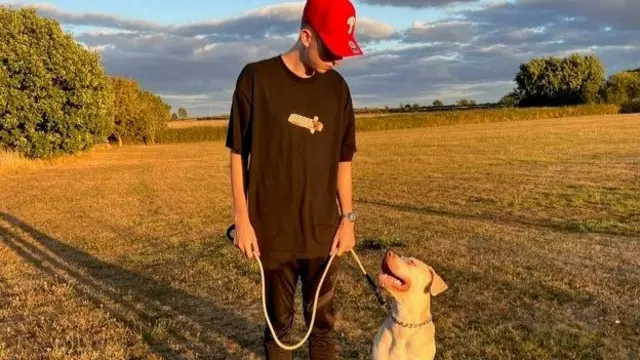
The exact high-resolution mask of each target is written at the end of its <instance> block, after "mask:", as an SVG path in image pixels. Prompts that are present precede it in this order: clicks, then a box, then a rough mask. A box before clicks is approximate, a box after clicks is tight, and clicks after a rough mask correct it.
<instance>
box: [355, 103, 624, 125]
mask: <svg viewBox="0 0 640 360" xmlns="http://www.w3.org/2000/svg"><path fill="white" fill-rule="evenodd" d="M619 111H620V107H619V106H617V105H614V104H598V105H580V106H563V107H546V108H503V109H483V110H468V111H449V112H432V113H424V114H415V115H404V116H384V117H378V118H376V117H371V118H361V119H358V120H357V122H356V129H357V130H359V131H367V130H391V129H409V128H419V127H431V126H441V125H456V124H477V123H491V122H505V121H521V120H536V119H557V118H564V117H572V116H587V115H611V114H617V113H619Z"/></svg>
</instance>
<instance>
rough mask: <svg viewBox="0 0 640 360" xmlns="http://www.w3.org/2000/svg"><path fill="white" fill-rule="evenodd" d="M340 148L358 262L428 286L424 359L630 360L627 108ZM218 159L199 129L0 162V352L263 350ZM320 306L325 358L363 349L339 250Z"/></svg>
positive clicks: (391, 136)
mask: <svg viewBox="0 0 640 360" xmlns="http://www.w3.org/2000/svg"><path fill="white" fill-rule="evenodd" d="M358 147H359V152H358V154H357V155H356V157H355V162H354V206H355V209H356V211H358V213H359V215H360V217H359V220H358V223H357V226H356V237H357V242H358V246H357V252H358V256H359V257H360V259H361V260H362V262H363V265H364V266H365V267H366V268H367V269H368V270H369V271H370V272H371V274H372V275H375V274H376V273H377V271H378V269H379V268H380V261H381V259H382V255H383V252H384V249H385V248H387V247H391V248H393V249H394V250H396V251H398V252H399V253H400V254H402V255H408V256H415V257H417V258H420V259H422V260H423V261H425V262H426V263H427V264H430V265H431V266H433V267H434V268H435V269H436V270H437V271H438V273H439V274H440V275H441V276H442V278H443V279H444V280H445V281H446V282H447V284H448V285H449V290H447V291H446V292H445V293H443V294H442V295H440V296H438V297H435V298H433V299H432V311H433V315H434V319H435V325H436V341H437V349H438V355H437V357H438V358H440V359H456V360H466V359H468V360H471V359H474V360H475V359H491V360H493V359H495V360H504V359H518V360H534V359H535V360H540V359H548V360H551V359H596V360H598V359H602V360H604V359H606V360H610V359H615V360H629V359H637V358H638V356H639V354H640V311H638V309H640V282H639V281H638V279H640V212H639V211H638V209H640V117H638V116H634V115H618V116H578V117H572V118H557V119H540V120H524V121H513V122H502V123H477V124H459V125H457V126H433V127H429V128H422V127H418V128H412V129H398V130H386V131H367V132H360V133H359V135H358ZM6 158H7V159H9V160H10V161H9V162H10V163H19V162H20V161H21V160H20V159H15V158H11V157H6ZM0 159H2V157H0ZM228 163H229V153H228V151H227V149H225V147H224V143H223V142H222V141H206V142H199V143H171V144H161V145H153V146H142V145H141V146H125V147H122V148H111V149H108V148H106V149H100V150H96V151H93V152H90V153H88V154H86V155H84V156H81V157H77V158H71V159H69V160H67V161H58V162H51V163H42V164H40V165H38V166H33V167H27V166H25V167H23V168H20V169H18V170H16V171H11V172H6V173H5V174H4V175H0V269H1V271H0V359H3V360H4V359H34V358H38V359H39V358H47V359H98V358H99V359H115V360H120V359H262V358H264V354H263V349H262V334H263V332H264V319H263V313H262V305H261V302H260V301H261V292H260V275H259V272H258V271H259V268H258V266H257V264H256V263H255V262H250V261H248V260H246V259H244V258H243V257H242V256H241V255H240V254H239V252H238V251H237V249H235V248H233V247H232V246H230V245H229V244H228V242H227V241H226V240H225V238H224V231H225V230H226V228H227V226H229V225H230V224H231V221H232V219H233V216H232V198H231V195H230V194H231V192H230V185H229V165H228ZM298 294H300V292H298ZM336 305H337V328H336V332H335V337H336V340H337V342H338V345H339V354H340V358H341V359H362V360H364V359H370V357H369V352H370V347H371V344H372V340H373V337H374V335H375V332H376V330H377V329H378V327H379V326H380V325H381V323H382V322H383V320H384V319H385V317H386V316H387V315H388V314H387V313H385V312H384V311H383V310H382V309H380V308H379V307H378V305H377V303H376V302H375V298H374V297H373V295H372V294H371V293H370V290H369V288H368V287H367V284H366V282H365V281H364V280H363V277H362V275H361V273H360V272H359V269H358V267H357V264H355V262H354V261H353V259H352V258H351V257H350V255H347V256H346V257H345V258H344V260H343V264H342V272H341V273H340V275H339V279H338V285H337V300H336ZM301 314H302V313H301V304H300V301H299V300H297V312H296V319H295V324H294V327H295V331H294V334H293V337H292V341H296V342H297V341H298V340H299V339H301V338H302V337H303V336H304V334H305V330H306V328H304V324H303V322H302V315H301ZM306 351H307V349H306V347H303V348H302V349H300V350H299V351H297V352H296V354H295V356H296V357H297V358H304V356H306V355H307V352H306ZM294 358H295V357H294Z"/></svg>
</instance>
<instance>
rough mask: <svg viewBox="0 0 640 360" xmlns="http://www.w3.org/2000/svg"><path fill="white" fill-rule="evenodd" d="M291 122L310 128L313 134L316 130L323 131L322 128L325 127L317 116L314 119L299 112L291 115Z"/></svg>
mask: <svg viewBox="0 0 640 360" xmlns="http://www.w3.org/2000/svg"><path fill="white" fill-rule="evenodd" d="M289 122H290V123H292V124H294V125H298V126H301V127H303V128H306V129H309V131H310V132H311V133H312V134H313V133H315V132H316V131H319V132H321V131H322V128H323V127H324V125H323V124H322V123H321V122H320V121H319V120H318V117H317V116H314V117H313V119H310V118H308V117H306V116H302V115H299V114H291V115H289Z"/></svg>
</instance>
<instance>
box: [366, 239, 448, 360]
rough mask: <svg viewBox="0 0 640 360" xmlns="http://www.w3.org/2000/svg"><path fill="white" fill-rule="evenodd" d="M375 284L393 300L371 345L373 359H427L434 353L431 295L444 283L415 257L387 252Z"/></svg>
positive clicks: (440, 289)
mask: <svg viewBox="0 0 640 360" xmlns="http://www.w3.org/2000/svg"><path fill="white" fill-rule="evenodd" d="M381 268H382V269H381V272H380V274H379V275H378V283H379V285H380V286H381V287H382V288H384V289H385V290H386V291H387V292H388V293H389V294H390V295H391V297H392V298H393V300H392V302H391V308H390V310H391V315H390V316H389V317H388V318H387V319H386V320H385V322H384V323H383V324H382V326H381V327H380V329H379V330H378V333H377V335H376V337H375V340H374V342H373V360H409V359H411V360H418V359H419V360H428V359H433V358H434V357H435V354H436V344H435V326H434V324H433V321H432V317H431V296H436V295H438V294H440V293H441V292H443V291H445V290H446V289H447V288H448V287H447V284H445V282H444V281H443V280H442V279H441V278H440V276H438V274H436V272H435V271H434V270H433V268H432V267H430V266H428V265H426V264H425V263H423V262H422V261H420V260H418V259H415V258H405V257H400V256H398V255H397V254H395V253H394V252H392V251H388V252H387V253H386V254H385V256H384V259H383V260H382V266H381Z"/></svg>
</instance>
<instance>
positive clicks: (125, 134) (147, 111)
mask: <svg viewBox="0 0 640 360" xmlns="http://www.w3.org/2000/svg"><path fill="white" fill-rule="evenodd" d="M110 82H111V86H112V87H113V89H114V92H115V94H116V96H115V106H114V130H113V133H112V134H111V136H110V139H111V140H113V141H117V142H118V144H120V145H122V143H123V141H124V140H126V141H127V142H133V143H137V142H144V143H154V142H155V136H156V134H157V133H158V131H160V130H162V129H164V128H165V127H166V122H167V121H169V119H170V117H171V111H170V109H171V107H170V106H169V105H168V104H166V103H164V101H162V99H161V98H160V97H159V96H157V95H155V94H153V93H151V92H149V91H148V90H144V89H141V88H140V86H139V85H138V83H136V81H134V80H133V79H129V78H125V77H121V76H113V77H110Z"/></svg>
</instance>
